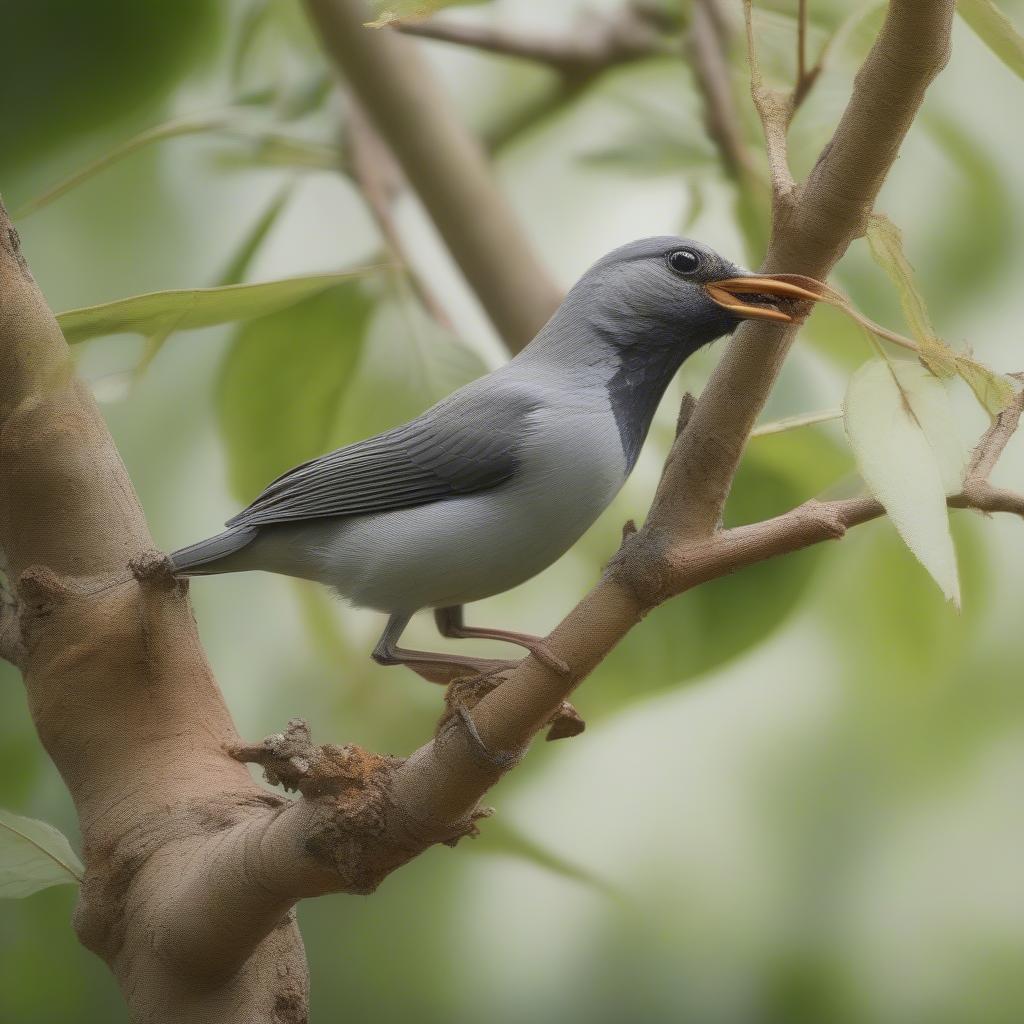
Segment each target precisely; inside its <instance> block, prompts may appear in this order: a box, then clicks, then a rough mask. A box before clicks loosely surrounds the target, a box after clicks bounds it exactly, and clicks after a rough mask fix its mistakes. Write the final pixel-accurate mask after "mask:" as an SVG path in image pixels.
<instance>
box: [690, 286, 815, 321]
mask: <svg viewBox="0 0 1024 1024" xmlns="http://www.w3.org/2000/svg"><path fill="white" fill-rule="evenodd" d="M786 276H787V275H779V276H778V277H774V276H770V275H766V276H764V277H727V278H726V279H725V280H724V281H712V282H711V283H710V284H706V285H705V286H704V290H705V291H706V292H707V293H708V295H709V296H711V299H712V300H713V301H714V302H716V303H718V305H719V306H721V307H722V308H723V309H727V310H729V312H730V313H732V314H734V315H735V316H738V317H742V318H743V319H744V320H777V321H779V322H780V323H784V324H789V323H792V322H793V320H794V317H793V316H792V315H791V314H789V313H786V312H783V311H782V310H781V309H779V308H778V306H776V305H775V304H773V303H772V301H771V300H772V299H782V300H783V301H784V302H817V301H818V299H820V298H821V296H820V295H818V294H815V293H814V292H812V291H808V290H807V289H806V288H802V287H801V286H800V285H798V284H793V282H792V281H787V280H786ZM746 295H750V296H756V298H755V299H754V300H753V301H748V300H745V299H744V296H746Z"/></svg>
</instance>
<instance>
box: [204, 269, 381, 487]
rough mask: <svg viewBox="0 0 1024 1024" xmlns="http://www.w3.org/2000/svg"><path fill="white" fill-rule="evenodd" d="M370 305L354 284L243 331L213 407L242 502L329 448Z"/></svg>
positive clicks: (229, 357) (338, 286)
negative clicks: (215, 410) (218, 419)
mask: <svg viewBox="0 0 1024 1024" xmlns="http://www.w3.org/2000/svg"><path fill="white" fill-rule="evenodd" d="M372 310H373V301H372V299H371V297H370V296H369V295H367V293H366V291H365V290H364V289H363V288H362V287H361V286H360V284H359V283H358V282H357V281H355V280H349V281H346V282H344V283H342V284H337V283H335V287H333V288H329V289H328V290H326V291H323V290H322V291H321V292H320V294H315V295H312V296H311V297H307V298H305V299H304V301H302V302H299V303H298V304H294V305H292V306H291V307H290V308H288V309H281V310H279V311H278V312H275V313H271V314H270V315H268V316H264V317H262V318H260V319H258V320H253V321H252V322H250V323H249V324H247V325H246V326H245V327H243V328H242V329H241V330H240V331H239V332H238V334H237V335H236V337H235V340H234V342H233V343H232V345H231V348H230V350H229V351H228V354H227V356H226V358H225V360H224V365H223V367H222V369H221V378H220V386H219V390H218V396H217V407H218V412H219V417H220V426H221V433H222V435H223V437H224V442H225V444H226V446H227V454H228V463H229V474H230V479H231V487H232V490H233V491H234V493H235V494H236V495H237V496H238V497H239V498H240V499H241V500H242V501H249V500H251V499H252V498H253V496H254V495H255V494H257V493H258V492H259V491H260V490H261V489H262V488H263V487H265V486H266V485H267V484H268V483H269V482H270V481H271V480H273V479H274V478H275V477H276V476H279V475H280V474H281V473H282V472H284V471H285V470H286V469H289V468H290V467H292V466H294V465H296V464H298V463H300V462H303V461H305V460H306V459H309V458H312V457H314V456H316V455H321V454H322V453H324V452H325V451H328V450H329V449H330V448H331V447H333V446H334V445H333V444H332V441H333V438H332V436H331V432H332V425H333V423H334V421H335V419H336V417H337V415H338V409H339V406H340V405H341V404H342V401H343V399H344V398H345V396H346V394H347V392H348V390H349V388H350V386H351V383H352V378H353V374H354V372H355V367H356V365H357V363H358V361H359V358H360V355H361V353H362V350H363V345H364V341H365V335H366V327H367V324H368V323H369V319H370V314H371V312H372Z"/></svg>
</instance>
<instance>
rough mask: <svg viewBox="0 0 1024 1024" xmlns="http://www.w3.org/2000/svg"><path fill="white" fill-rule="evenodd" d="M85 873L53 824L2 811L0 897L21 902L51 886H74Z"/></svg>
mask: <svg viewBox="0 0 1024 1024" xmlns="http://www.w3.org/2000/svg"><path fill="white" fill-rule="evenodd" d="M84 870H85V869H84V868H83V867H82V863H81V861H80V860H79V859H78V857H77V856H76V855H75V852H74V850H72V849H71V844H70V843H69V842H68V841H67V838H66V837H65V836H64V835H63V833H61V832H58V831H57V829H55V828H54V827H53V826H52V825H48V824H47V823H46V822H45V821H38V820H37V819H35V818H23V817H22V816H21V815H19V814H12V813H11V812H10V811H4V810H0V897H3V898H6V899H18V898H20V897H22V896H30V895H31V894H32V893H34V892H38V891H39V890H40V889H46V888H48V887H49V886H51V885H69V884H75V883H78V882H80V881H81V880H82V875H83V873H84Z"/></svg>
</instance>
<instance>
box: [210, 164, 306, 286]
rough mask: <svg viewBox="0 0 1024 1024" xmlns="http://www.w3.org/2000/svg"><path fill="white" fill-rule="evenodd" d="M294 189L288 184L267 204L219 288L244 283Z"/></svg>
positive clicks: (220, 282) (223, 273) (229, 265)
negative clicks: (243, 280)
mask: <svg viewBox="0 0 1024 1024" xmlns="http://www.w3.org/2000/svg"><path fill="white" fill-rule="evenodd" d="M293 189H294V186H293V185H292V183H291V182H288V184H286V185H284V186H283V187H282V188H281V189H280V190H279V191H278V192H276V193H275V194H274V196H273V197H272V198H271V200H270V202H269V203H268V204H267V208H266V209H265V210H264V211H263V213H262V214H260V216H259V219H258V220H257V221H256V223H255V224H253V226H252V228H250V230H249V232H248V233H247V234H246V235H245V237H244V238H243V239H242V244H241V245H240V246H239V247H238V249H237V250H236V251H235V254H234V255H233V256H232V257H231V261H230V262H229V263H228V265H227V266H226V267H225V268H224V270H223V271H222V273H221V275H220V277H219V278H218V279H217V287H218V288H224V287H227V286H228V285H232V284H239V283H240V282H241V281H242V279H243V278H244V277H245V275H246V272H247V271H248V269H249V266H250V265H251V264H252V261H253V259H254V258H255V256H256V253H257V252H259V250H260V247H261V246H262V245H263V243H264V242H265V241H266V238H267V235H269V234H270V231H271V229H272V228H273V226H274V225H275V224H276V223H277V218H278V217H279V216H280V215H281V211H282V210H283V209H284V208H285V206H286V205H287V204H288V200H289V199H290V198H291V196H292V191H293Z"/></svg>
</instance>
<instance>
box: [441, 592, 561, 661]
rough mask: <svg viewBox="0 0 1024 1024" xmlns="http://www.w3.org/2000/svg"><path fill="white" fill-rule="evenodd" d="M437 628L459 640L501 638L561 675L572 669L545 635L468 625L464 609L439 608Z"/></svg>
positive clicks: (443, 633)
mask: <svg viewBox="0 0 1024 1024" xmlns="http://www.w3.org/2000/svg"><path fill="white" fill-rule="evenodd" d="M434 617H435V619H436V621H437V628H438V629H439V630H440V632H441V635H442V636H447V637H452V638H453V639H457V640H500V641H502V642H503V643H507V644H515V645H516V646H517V647H522V648H524V649H525V650H527V651H529V652H530V654H532V655H533V656H534V657H535V658H536V659H537V660H538V661H539V662H540V663H541V664H542V665H543V666H544V667H545V668H549V669H551V671H552V672H556V673H557V674H558V675H560V676H565V677H568V676H570V675H571V674H572V670H571V669H570V668H569V666H568V664H567V663H566V662H565V661H563V660H562V659H561V658H559V657H558V655H557V654H555V653H554V651H552V650H551V648H550V647H548V645H547V641H546V640H545V639H544V638H543V637H539V636H533V635H531V634H530V633H517V632H514V631H513V630H511V629H487V628H486V627H483V626H467V625H464V623H463V621H462V609H461V607H458V608H439V609H437V611H436V612H435V613H434Z"/></svg>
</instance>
